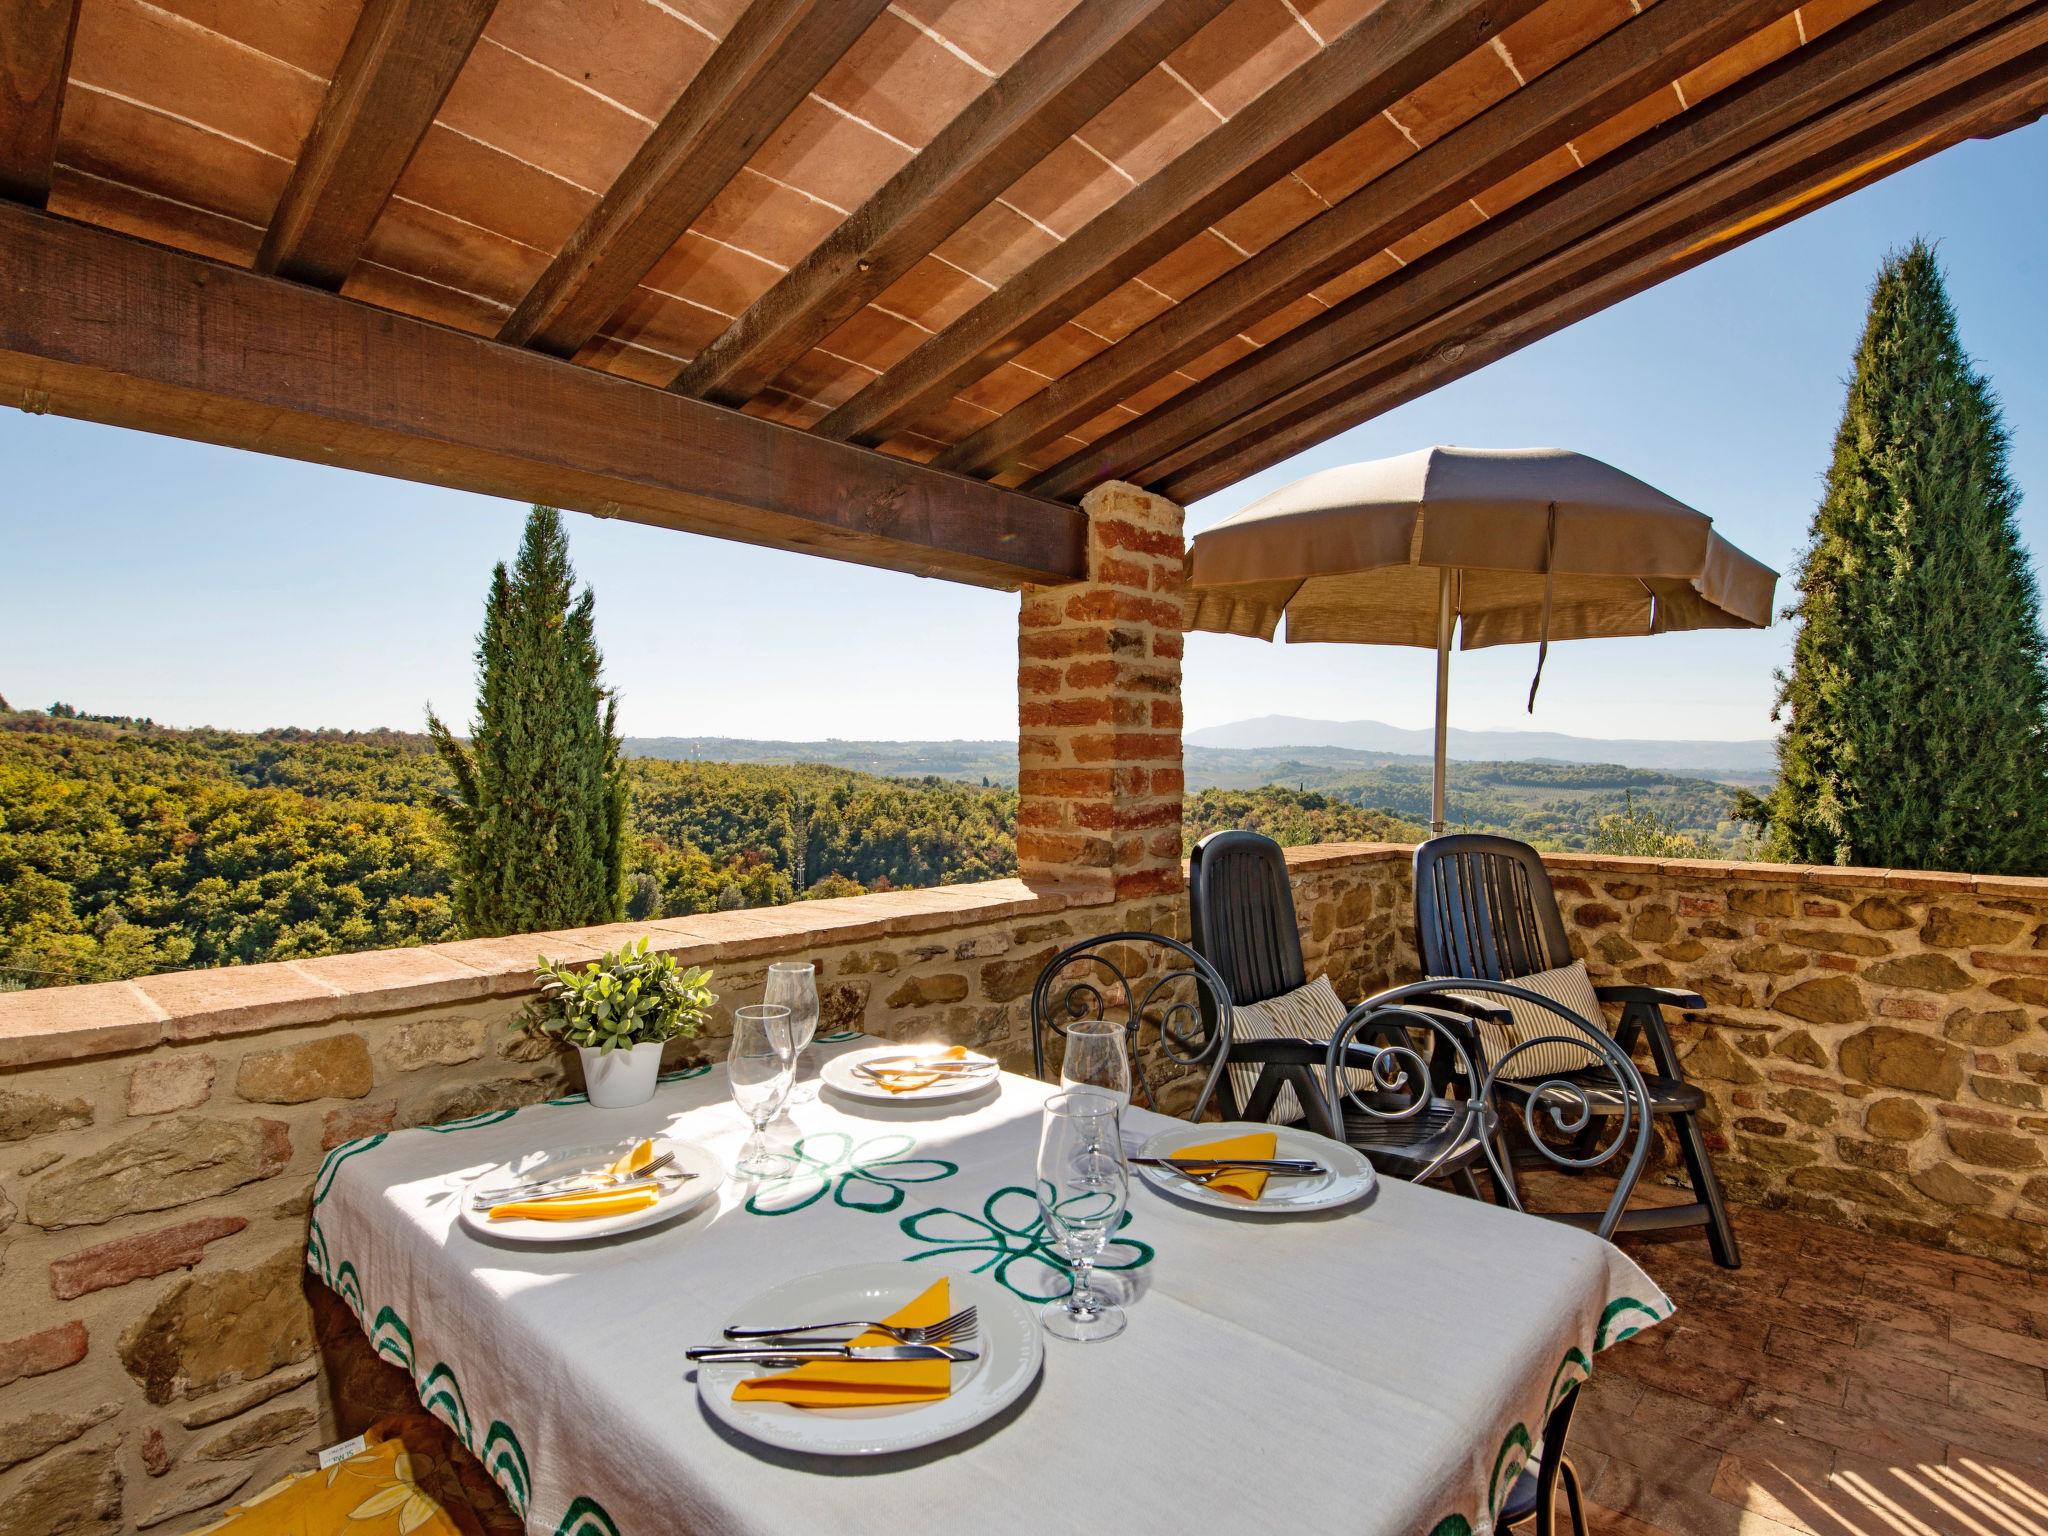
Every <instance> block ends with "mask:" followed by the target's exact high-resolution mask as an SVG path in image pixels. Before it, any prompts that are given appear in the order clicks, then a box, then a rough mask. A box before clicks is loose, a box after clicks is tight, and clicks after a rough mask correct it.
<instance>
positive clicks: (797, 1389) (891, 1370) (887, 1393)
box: [732, 1275, 953, 1408]
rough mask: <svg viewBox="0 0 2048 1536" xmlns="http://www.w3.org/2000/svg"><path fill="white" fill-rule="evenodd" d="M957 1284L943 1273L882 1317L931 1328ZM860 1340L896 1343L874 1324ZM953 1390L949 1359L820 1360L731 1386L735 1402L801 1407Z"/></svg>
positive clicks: (924, 1398) (874, 1402) (925, 1397)
mask: <svg viewBox="0 0 2048 1536" xmlns="http://www.w3.org/2000/svg"><path fill="white" fill-rule="evenodd" d="M952 1311H953V1304H952V1286H951V1285H950V1284H949V1283H948V1281H947V1280H946V1278H945V1277H944V1276H943V1275H942V1276H940V1277H939V1279H938V1280H937V1281H936V1282H935V1283H934V1284H933V1285H932V1288H931V1289H930V1290H928V1291H926V1292H925V1293H924V1294H923V1295H922V1296H920V1297H918V1298H917V1300H915V1301H913V1302H912V1303H910V1305H909V1306H907V1307H903V1308H901V1309H899V1310H898V1311H897V1312H896V1313H894V1314H893V1315H892V1316H889V1317H885V1318H883V1319H882V1321H883V1322H885V1323H893V1324H894V1325H896V1326H897V1327H899V1328H929V1327H930V1326H931V1325H932V1324H933V1323H938V1322H944V1321H945V1319H946V1318H947V1317H949V1316H951V1315H952ZM853 1342H854V1343H855V1344H894V1343H895V1342H896V1341H895V1340H894V1339H892V1338H890V1337H889V1335H888V1334H886V1333H880V1332H877V1331H876V1330H874V1329H872V1328H871V1329H869V1330H868V1331H867V1332H866V1333H864V1334H862V1335H861V1336H860V1337H859V1338H857V1339H855V1340H854V1341H853ZM952 1390H953V1366H952V1362H951V1361H947V1360H817V1361H813V1362H812V1363H811V1364H809V1365H799V1366H796V1367H794V1368H793V1369H791V1370H787V1371H777V1372H776V1373H775V1374H774V1375H773V1376H750V1377H748V1378H747V1379H746V1380H745V1381H743V1382H741V1383H740V1384H739V1385H738V1386H736V1387H734V1388H733V1389H732V1400H733V1401H734V1402H736V1403H744V1402H761V1403H793V1404H795V1405H796V1406H797V1407H799V1408H872V1407H877V1406H879V1405H881V1404H885V1403H935V1402H937V1401H938V1400H939V1399H940V1398H942V1397H944V1396H946V1395H947V1394H948V1393H949V1392H951V1391H952Z"/></svg>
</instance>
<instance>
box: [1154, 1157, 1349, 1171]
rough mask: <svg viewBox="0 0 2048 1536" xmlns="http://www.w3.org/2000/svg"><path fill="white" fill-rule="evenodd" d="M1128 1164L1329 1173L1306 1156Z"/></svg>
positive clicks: (1179, 1159) (1163, 1159)
mask: <svg viewBox="0 0 2048 1536" xmlns="http://www.w3.org/2000/svg"><path fill="white" fill-rule="evenodd" d="M1128 1161H1129V1162H1131V1163H1134V1164H1136V1165H1137V1166H1138V1167H1140V1168H1178V1169H1180V1170H1181V1171H1182V1172H1187V1171H1189V1170H1191V1169H1199V1170H1201V1171H1203V1172H1209V1171H1211V1170H1214V1169H1217V1168H1238V1169H1242V1170H1244V1171H1245V1172H1248V1173H1328V1172H1329V1171H1330V1170H1329V1169H1327V1168H1325V1167H1324V1166H1323V1165H1322V1164H1321V1163H1318V1162H1312V1161H1311V1160H1309V1159H1308V1158H1305V1157H1133V1158H1130V1159H1128Z"/></svg>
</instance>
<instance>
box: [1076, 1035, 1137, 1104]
mask: <svg viewBox="0 0 2048 1536" xmlns="http://www.w3.org/2000/svg"><path fill="white" fill-rule="evenodd" d="M1124 1033H1125V1031H1124V1027H1123V1025H1121V1024H1117V1023H1114V1022H1112V1021H1111V1020H1109V1019H1076V1020H1075V1021H1074V1022H1073V1023H1071V1024H1069V1025H1068V1026H1067V1029H1066V1041H1067V1045H1066V1054H1065V1055H1063V1056H1062V1057H1061V1058H1060V1086H1061V1087H1062V1088H1069V1089H1082V1090H1086V1091H1087V1092H1091V1093H1100V1094H1105V1095H1107V1096H1108V1097H1110V1098H1112V1099H1115V1100H1116V1101H1117V1103H1118V1104H1119V1105H1124V1104H1128V1103H1130V1102H1131V1059H1130V1056H1129V1055H1128V1054H1127V1053H1126V1052H1125V1050H1124Z"/></svg>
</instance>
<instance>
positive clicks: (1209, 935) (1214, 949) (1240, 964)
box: [1188, 832, 1484, 1199]
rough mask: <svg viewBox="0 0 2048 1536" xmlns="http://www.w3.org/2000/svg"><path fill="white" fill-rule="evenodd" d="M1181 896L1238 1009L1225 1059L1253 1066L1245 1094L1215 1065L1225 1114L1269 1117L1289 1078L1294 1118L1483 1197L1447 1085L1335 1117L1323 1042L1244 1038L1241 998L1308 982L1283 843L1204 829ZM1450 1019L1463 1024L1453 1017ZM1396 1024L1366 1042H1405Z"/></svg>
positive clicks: (1395, 1173)
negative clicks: (1385, 1107) (1398, 1108)
mask: <svg viewBox="0 0 2048 1536" xmlns="http://www.w3.org/2000/svg"><path fill="white" fill-rule="evenodd" d="M1188 901H1189V907H1190V911H1191V916H1192V918H1193V927H1194V947H1195V949H1196V951H1197V952H1198V953H1199V954H1201V955H1202V957H1203V958H1204V959H1206V960H1207V961H1208V962H1209V964H1210V965H1212V966H1213V967H1215V969H1216V972H1217V974H1218V975H1219V976H1220V977H1221V978H1222V981H1223V985H1224V986H1225V987H1227V988H1228V989H1229V992H1230V1000H1231V1002H1232V1003H1233V1004H1234V1005H1235V1006H1236V1007H1237V1009H1238V1010H1239V1015H1238V1020H1237V1023H1236V1027H1235V1028H1234V1029H1233V1030H1232V1031H1231V1035H1230V1043H1229V1055H1228V1060H1227V1063H1226V1065H1227V1066H1246V1065H1252V1066H1257V1067H1258V1069H1259V1072H1258V1076H1257V1079H1256V1080H1255V1081H1254V1083H1253V1086H1252V1089H1251V1092H1250V1093H1249V1094H1247V1095H1245V1096H1244V1098H1243V1101H1242V1102H1240V1101H1239V1096H1238V1092H1237V1085H1236V1084H1235V1083H1233V1082H1232V1080H1231V1074H1230V1073H1229V1072H1228V1071H1227V1070H1226V1071H1225V1072H1224V1073H1223V1074H1222V1077H1221V1080H1220V1081H1219V1082H1218V1083H1217V1085H1216V1087H1217V1098H1218V1102H1219V1103H1220V1104H1221V1106H1222V1110H1223V1115H1224V1118H1225V1119H1228V1120H1258V1121H1267V1120H1271V1119H1272V1118H1273V1113H1274V1107H1275V1103H1276V1101H1277V1100H1278V1098H1279V1096H1280V1090H1281V1089H1282V1088H1285V1087H1291V1088H1293V1089H1294V1090H1295V1094H1294V1096H1295V1098H1296V1100H1297V1101H1298V1102H1299V1103H1300V1104H1301V1105H1302V1106H1303V1109H1304V1111H1305V1114H1304V1116H1303V1118H1302V1119H1301V1120H1300V1121H1298V1122H1296V1123H1300V1124H1304V1125H1306V1126H1307V1127H1308V1129H1310V1130H1313V1131H1317V1132H1320V1133H1321V1134H1323V1135H1325V1136H1330V1137H1334V1138H1336V1139H1338V1140H1342V1141H1345V1142H1348V1143H1349V1144H1350V1145H1352V1146H1355V1147H1357V1148H1358V1150H1359V1151H1361V1152H1363V1153H1364V1154H1365V1155H1366V1158H1367V1160H1368V1161H1370V1162H1371V1163H1372V1165H1373V1167H1374V1168H1376V1169H1377V1170H1378V1171H1379V1172H1381V1173H1383V1174H1385V1175H1386V1176H1388V1177H1389V1178H1396V1179H1404V1180H1413V1179H1416V1178H1418V1177H1427V1178H1439V1177H1440V1178H1443V1179H1445V1180H1447V1181H1448V1182H1449V1183H1450V1184H1451V1186H1452V1187H1453V1188H1455V1189H1457V1190H1458V1191H1459V1192H1460V1193H1462V1194H1467V1195H1471V1196H1472V1197H1473V1198H1475V1199H1479V1198H1483V1196H1482V1195H1481V1192H1480V1188H1479V1184H1478V1181H1477V1179H1476V1178H1475V1177H1474V1175H1473V1170H1474V1168H1475V1167H1478V1166H1479V1165H1480V1164H1481V1162H1482V1159H1483V1152H1484V1149H1483V1148H1482V1146H1481V1145H1480V1141H1479V1136H1478V1134H1477V1132H1476V1130H1475V1128H1474V1124H1473V1121H1472V1118H1471V1116H1469V1115H1468V1114H1467V1113H1466V1112H1465V1109H1464V1107H1463V1106H1462V1105H1460V1104H1458V1103H1457V1102H1456V1101H1455V1100H1454V1099H1452V1098H1451V1097H1449V1096H1448V1094H1447V1093H1440V1094H1437V1095H1434V1096H1432V1097H1431V1098H1430V1100H1429V1102H1428V1103H1426V1104H1425V1105H1423V1106H1422V1107H1421V1108H1420V1109H1419V1110H1414V1111H1411V1112H1410V1113H1408V1114H1405V1115H1404V1116H1402V1117H1400V1118H1392V1117H1388V1116H1381V1115H1370V1114H1365V1113H1358V1112H1354V1109H1353V1108H1352V1107H1349V1106H1347V1107H1346V1108H1345V1110H1344V1112H1343V1124H1342V1125H1341V1126H1339V1125H1336V1124H1334V1123H1333V1121H1332V1112H1331V1109H1330V1104H1329V1101H1328V1099H1326V1097H1325V1096H1324V1093H1323V1087H1322V1084H1321V1082H1320V1081H1319V1080H1318V1079H1319V1076H1320V1074H1321V1073H1322V1072H1323V1070H1324V1066H1325V1060H1326V1052H1327V1049H1328V1041H1326V1040H1323V1041H1309V1040H1297V1039H1291V1038H1285V1037H1267V1038H1263V1039H1247V1038H1245V1037H1244V1033H1243V1031H1244V1018H1243V1013H1242V1010H1243V1009H1244V1007H1245V1005H1246V1004H1248V1003H1263V1002H1268V1001H1270V1000H1271V999H1273V998H1276V997H1280V996H1282V995H1284V994H1286V993H1288V992H1292V991H1293V990H1295V988H1297V987H1300V986H1303V985H1305V984H1306V983H1307V981H1308V975H1307V971H1306V968H1305V967H1304V965H1303V964H1302V958H1301V930H1300V929H1299V928H1298V927H1297V926H1296V924H1295V917H1294V891H1293V888H1292V887H1291V886H1290V885H1289V883H1288V879H1287V859H1286V855H1285V854H1283V853H1282V852H1281V850H1280V845H1279V844H1278V843H1276V842H1274V841H1273V839H1271V838H1270V837H1265V836H1263V835H1261V834H1259V833H1257V832H1212V833H1210V834H1209V835H1208V836H1207V837H1205V838H1203V839H1202V840H1201V841H1200V842H1199V843H1197V844H1196V845H1195V850H1194V853H1193V854H1192V855H1191V856H1190V857H1189V861H1188ZM1346 1006H1348V1003H1347V1004H1346ZM1450 1025H1451V1027H1452V1028H1454V1029H1455V1028H1460V1027H1465V1026H1464V1021H1463V1020H1461V1019H1457V1018H1456V1017H1455V1016H1453V1017H1452V1018H1451V1020H1450ZM1400 1028H1401V1025H1400V1024H1399V1023H1398V1022H1395V1021H1390V1022H1389V1023H1388V1024H1387V1025H1386V1027H1385V1031H1384V1038H1381V1039H1378V1040H1368V1041H1367V1042H1365V1043H1367V1044H1376V1045H1405V1044H1406V1043H1407V1040H1406V1038H1405V1036H1404V1035H1398V1034H1397V1033H1396V1031H1398V1030H1399V1029H1400ZM1439 1038H1441V1036H1439ZM1433 1059H1434V1060H1435V1061H1436V1063H1437V1064H1438V1065H1439V1066H1440V1067H1441V1068H1442V1070H1439V1071H1437V1072H1436V1073H1435V1074H1434V1078H1435V1081H1436V1083H1437V1084H1438V1085H1440V1086H1443V1087H1446V1088H1448V1089H1449V1090H1450V1091H1451V1092H1455V1085H1456V1083H1457V1081H1458V1076H1459V1074H1458V1073H1457V1071H1456V1069H1455V1067H1454V1066H1453V1065H1452V1064H1451V1059H1450V1057H1449V1056H1448V1055H1446V1054H1445V1053H1443V1052H1441V1051H1439V1052H1436V1053H1434V1057H1433Z"/></svg>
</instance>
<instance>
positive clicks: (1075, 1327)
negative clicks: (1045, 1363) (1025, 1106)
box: [1038, 1088, 1131, 1344]
mask: <svg viewBox="0 0 2048 1536" xmlns="http://www.w3.org/2000/svg"><path fill="white" fill-rule="evenodd" d="M1122 1111H1123V1105H1122V1104H1120V1103H1119V1102H1118V1101H1117V1100H1115V1099H1113V1098H1110V1097H1109V1096H1108V1095H1107V1094H1105V1093H1103V1092H1101V1091H1100V1090H1099V1089H1092V1088H1080V1089H1075V1090H1072V1091H1070V1092H1067V1093H1058V1094H1054V1095H1053V1096H1052V1097H1051V1098H1049V1099H1047V1100H1046V1101H1045V1119H1044V1123H1043V1124H1042V1125H1041V1127H1040V1129H1039V1141H1038V1206H1039V1209H1040V1210H1041V1211H1043V1212H1044V1213H1045V1224H1046V1228H1047V1230H1048V1232H1049V1233H1050V1234H1051V1235H1052V1237H1053V1238H1054V1239H1055V1240H1056V1242H1057V1244H1058V1247H1059V1252H1060V1253H1061V1254H1062V1255H1063V1256H1064V1257H1065V1258H1066V1260H1067V1262H1068V1263H1069V1264H1070V1265H1071V1266H1072V1267H1073V1271H1074V1286H1073V1289H1072V1290H1071V1291H1070V1292H1069V1293H1068V1294H1067V1295H1066V1296H1065V1297H1064V1298H1062V1299H1060V1300H1057V1301H1052V1302H1048V1303H1047V1304H1046V1307H1045V1310H1044V1311H1043V1313H1041V1314H1040V1315H1041V1317H1042V1318H1043V1320H1044V1323H1045V1331H1046V1332H1047V1333H1050V1334H1051V1335H1052V1336H1053V1337H1054V1338H1059V1339H1071V1340H1074V1341H1075V1342H1076V1343H1082V1344H1087V1343H1093V1342H1094V1341H1096V1340H1098V1339H1113V1338H1115V1337H1116V1336H1117V1335H1118V1334H1120V1333H1122V1332H1123V1331H1124V1322H1125V1318H1124V1313H1123V1309H1122V1308H1121V1307H1118V1306H1116V1305H1114V1304H1113V1303H1111V1302H1109V1301H1108V1300H1106V1299H1105V1298H1103V1297H1101V1296H1099V1295H1097V1294H1096V1293H1095V1292H1094V1291H1093V1290H1091V1289H1090V1288H1089V1284H1088V1274H1089V1271H1090V1270H1091V1269H1093V1268H1094V1267H1095V1261H1096V1260H1097V1259H1098V1258H1100V1257H1101V1256H1102V1250H1103V1249H1104V1248H1105V1247H1106V1246H1107V1245H1108V1243H1109V1240H1110V1238H1111V1236H1113V1235H1114V1234H1115V1232H1116V1230H1117V1228H1118V1227H1119V1226H1121V1225H1122V1224H1123V1218H1124V1207H1125V1206H1126V1205H1128V1204H1129V1203H1130V1196H1131V1183H1130V1170H1129V1168H1127V1167H1126V1166H1125V1164H1124V1148H1123V1140H1122V1133H1121V1131H1120V1130H1119V1122H1120V1118H1121V1115H1122Z"/></svg>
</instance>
